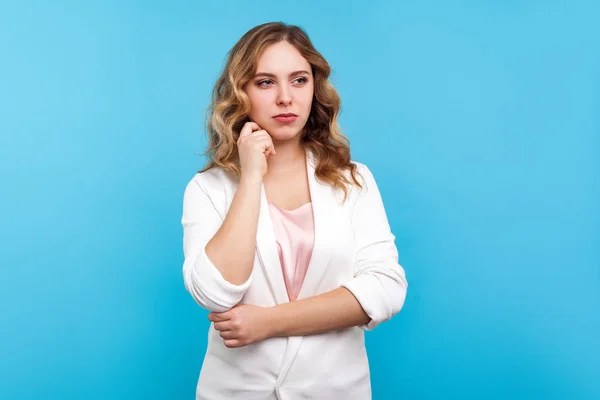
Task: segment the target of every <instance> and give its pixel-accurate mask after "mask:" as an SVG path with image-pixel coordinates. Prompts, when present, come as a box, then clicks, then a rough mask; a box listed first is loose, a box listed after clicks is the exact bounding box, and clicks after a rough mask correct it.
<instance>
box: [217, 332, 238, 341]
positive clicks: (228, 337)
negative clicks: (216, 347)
mask: <svg viewBox="0 0 600 400" xmlns="http://www.w3.org/2000/svg"><path fill="white" fill-rule="evenodd" d="M219 335H220V336H221V337H222V338H223V339H226V340H231V339H237V334H236V333H235V332H234V331H223V332H219Z"/></svg>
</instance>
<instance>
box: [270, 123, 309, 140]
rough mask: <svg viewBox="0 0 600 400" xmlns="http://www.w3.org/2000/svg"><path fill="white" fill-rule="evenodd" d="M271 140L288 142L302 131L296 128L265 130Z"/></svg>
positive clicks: (275, 127)
mask: <svg viewBox="0 0 600 400" xmlns="http://www.w3.org/2000/svg"><path fill="white" fill-rule="evenodd" d="M266 131H267V132H269V135H271V138H272V139H273V140H290V139H293V138H295V137H296V136H298V135H299V134H300V133H301V132H302V129H301V128H298V127H297V126H274V127H272V128H271V129H268V128H267V129H266Z"/></svg>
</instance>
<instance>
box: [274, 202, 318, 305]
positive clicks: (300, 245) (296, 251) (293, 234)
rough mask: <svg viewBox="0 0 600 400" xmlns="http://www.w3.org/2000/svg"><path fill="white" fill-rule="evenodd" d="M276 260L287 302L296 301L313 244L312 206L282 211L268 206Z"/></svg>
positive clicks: (305, 205) (309, 204)
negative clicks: (277, 259)
mask: <svg viewBox="0 0 600 400" xmlns="http://www.w3.org/2000/svg"><path fill="white" fill-rule="evenodd" d="M269 210H270V214H271V220H272V221H273V231H274V233H275V240H276V241H277V251H278V252H279V261H280V262H281V268H282V269H283V277H284V280H285V286H286V289H287V293H288V297H289V299H290V301H294V300H296V299H297V298H298V294H299V293H300V288H301V287H302V282H303V281H304V276H305V275H306V270H307V269H308V263H309V261H310V257H311V255H312V249H313V243H314V236H315V233H314V222H313V215H312V204H311V203H306V204H304V205H302V206H300V207H298V208H296V209H295V210H291V211H289V210H283V209H281V208H279V207H277V206H276V205H274V204H271V203H269Z"/></svg>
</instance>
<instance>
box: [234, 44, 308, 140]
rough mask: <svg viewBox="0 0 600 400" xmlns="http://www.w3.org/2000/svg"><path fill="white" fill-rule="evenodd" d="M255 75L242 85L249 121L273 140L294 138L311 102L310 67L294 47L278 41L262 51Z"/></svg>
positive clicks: (303, 121) (299, 129) (300, 129)
mask: <svg viewBox="0 0 600 400" xmlns="http://www.w3.org/2000/svg"><path fill="white" fill-rule="evenodd" d="M256 72H257V73H256V75H255V76H254V77H253V78H252V79H251V80H250V81H249V82H248V83H247V84H246V86H245V91H246V94H247V95H248V97H249V98H250V103H251V109H250V114H249V116H250V119H251V120H252V121H254V122H256V123H257V124H258V126H260V127H261V128H262V129H264V130H266V131H267V132H268V133H269V134H270V135H271V137H272V139H273V140H289V139H294V138H297V136H298V135H299V134H300V133H301V132H302V129H303V128H304V125H306V122H307V121H308V116H309V115H310V109H311V105H312V100H313V93H314V81H313V76H312V72H311V67H310V64H309V63H308V61H306V59H305V58H304V57H302V55H301V54H300V52H299V51H298V50H297V49H296V48H295V47H294V46H292V45H291V44H289V43H288V42H286V41H281V42H278V43H275V44H273V45H271V46H269V47H267V48H266V49H265V51H264V52H263V54H262V55H261V56H260V58H259V59H258V66H257V70H256ZM281 114H294V115H295V116H296V117H293V116H292V117H287V118H286V117H282V116H281Z"/></svg>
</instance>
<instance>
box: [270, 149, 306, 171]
mask: <svg viewBox="0 0 600 400" xmlns="http://www.w3.org/2000/svg"><path fill="white" fill-rule="evenodd" d="M273 145H274V146H275V151H276V152H277V154H275V155H271V156H269V158H268V159H267V165H268V169H269V172H268V175H272V174H275V175H277V174H279V173H285V172H286V171H290V170H293V169H295V168H296V167H297V166H298V164H300V163H303V162H304V160H305V159H306V153H305V150H304V146H302V145H301V144H300V142H299V140H286V141H273Z"/></svg>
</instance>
